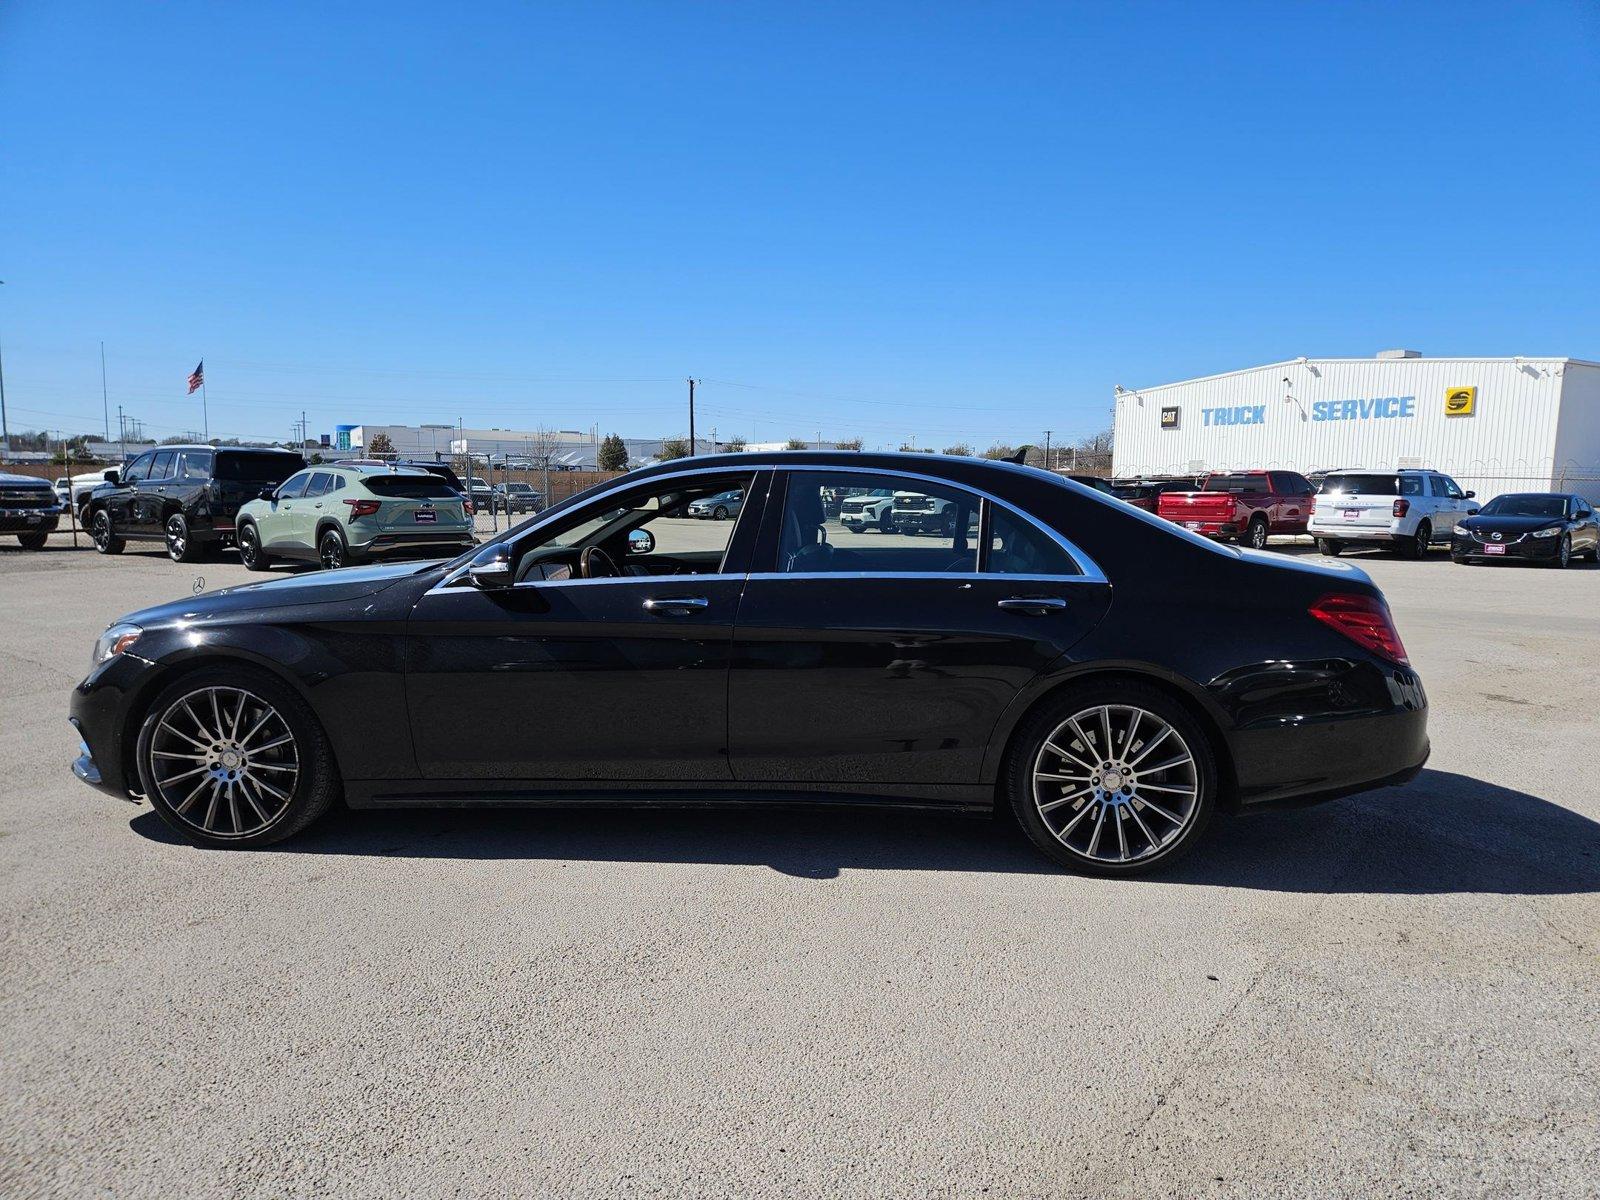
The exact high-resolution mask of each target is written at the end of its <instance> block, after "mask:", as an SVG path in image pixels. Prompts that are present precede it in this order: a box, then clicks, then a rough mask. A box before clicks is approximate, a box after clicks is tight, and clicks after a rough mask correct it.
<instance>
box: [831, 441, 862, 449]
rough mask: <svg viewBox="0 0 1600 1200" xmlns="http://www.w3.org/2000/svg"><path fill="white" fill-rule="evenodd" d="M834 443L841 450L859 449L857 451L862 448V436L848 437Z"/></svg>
mask: <svg viewBox="0 0 1600 1200" xmlns="http://www.w3.org/2000/svg"><path fill="white" fill-rule="evenodd" d="M834 444H835V445H836V446H837V447H838V448H839V449H840V450H857V451H859V450H860V449H861V439H860V438H846V439H845V440H844V441H842V442H835V443H834Z"/></svg>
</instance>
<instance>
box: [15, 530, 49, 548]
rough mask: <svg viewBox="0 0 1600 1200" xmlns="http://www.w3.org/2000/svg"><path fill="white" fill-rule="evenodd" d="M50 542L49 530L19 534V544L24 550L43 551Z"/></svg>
mask: <svg viewBox="0 0 1600 1200" xmlns="http://www.w3.org/2000/svg"><path fill="white" fill-rule="evenodd" d="M49 541H50V533H49V531H48V530H44V529H40V530H36V531H35V532H33V533H19V534H17V544H18V545H19V546H21V547H22V548H23V549H24V550H43V549H44V548H45V545H46V544H47V543H48V542H49Z"/></svg>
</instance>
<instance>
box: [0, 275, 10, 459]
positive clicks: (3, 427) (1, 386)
mask: <svg viewBox="0 0 1600 1200" xmlns="http://www.w3.org/2000/svg"><path fill="white" fill-rule="evenodd" d="M4 282H5V280H4V279H0V283H4ZM0 439H4V440H3V441H0V454H9V453H11V426H10V424H9V423H8V422H7V421H6V363H5V357H4V356H3V355H0Z"/></svg>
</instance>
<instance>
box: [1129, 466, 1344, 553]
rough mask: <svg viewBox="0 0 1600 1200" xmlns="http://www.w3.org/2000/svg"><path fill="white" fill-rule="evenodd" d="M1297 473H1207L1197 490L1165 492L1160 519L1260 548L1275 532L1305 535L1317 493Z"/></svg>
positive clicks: (1161, 499)
mask: <svg viewBox="0 0 1600 1200" xmlns="http://www.w3.org/2000/svg"><path fill="white" fill-rule="evenodd" d="M1316 490H1317V489H1316V488H1314V487H1312V486H1311V484H1310V482H1309V481H1308V480H1307V479H1306V477H1305V476H1304V475H1300V474H1297V473H1296V472H1294V471H1227V472H1218V473H1217V474H1214V475H1207V476H1206V477H1205V478H1204V479H1203V480H1201V482H1200V490H1199V491H1198V492H1164V493H1163V494H1162V496H1161V498H1160V500H1159V501H1158V502H1157V504H1156V512H1157V514H1158V515H1160V516H1162V517H1165V518H1166V519H1167V520H1169V521H1172V522H1174V523H1176V524H1178V525H1182V526H1183V527H1184V528H1185V529H1192V530H1194V531H1195V532H1196V533H1200V534H1204V535H1205V536H1206V537H1213V538H1220V539H1222V540H1225V541H1236V542H1242V543H1243V544H1245V545H1246V546H1253V547H1255V548H1256V549H1257V550H1259V549H1261V548H1262V547H1263V546H1265V545H1266V544H1267V538H1268V537H1270V536H1271V535H1272V534H1275V533H1304V532H1305V531H1306V522H1307V521H1308V520H1310V519H1311V498H1312V496H1313V495H1315V494H1316Z"/></svg>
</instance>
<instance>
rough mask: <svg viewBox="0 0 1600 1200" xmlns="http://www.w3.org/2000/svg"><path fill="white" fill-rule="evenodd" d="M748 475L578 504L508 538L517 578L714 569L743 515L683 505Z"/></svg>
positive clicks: (665, 485)
mask: <svg viewBox="0 0 1600 1200" xmlns="http://www.w3.org/2000/svg"><path fill="white" fill-rule="evenodd" d="M752 478H753V476H751V475H735V476H733V477H731V478H730V477H729V476H727V475H712V476H705V477H702V478H699V479H695V478H693V477H689V478H685V479H674V480H669V481H662V482H661V483H657V484H654V485H647V486H645V487H643V488H641V489H639V490H637V491H633V492H629V493H626V494H624V495H621V496H612V497H609V498H607V499H605V500H602V501H597V502H595V503H593V504H588V505H584V506H583V507H581V508H579V509H576V510H574V511H573V512H571V513H568V514H566V515H565V517H564V519H563V520H560V521H558V522H557V523H555V524H554V525H552V526H548V527H546V528H543V529H540V530H537V531H534V532H532V533H530V534H529V535H528V536H527V537H525V538H522V539H520V540H519V541H518V542H516V543H515V544H514V550H513V558H514V560H515V561H516V563H517V567H516V579H517V582H519V583H523V582H538V581H541V580H543V581H546V582H560V581H563V580H569V579H575V578H584V577H590V578H592V577H596V576H605V575H620V576H626V577H632V578H639V579H648V578H654V577H657V576H664V575H716V574H720V573H721V571H722V563H723V559H724V558H725V557H726V556H727V552H728V547H729V545H730V544H731V543H732V541H733V534H734V531H735V530H736V529H738V528H739V526H740V521H742V520H744V519H746V518H744V517H743V516H741V517H740V518H739V519H737V520H732V521H705V520H700V519H698V518H695V517H691V516H689V506H690V505H691V504H694V503H695V502H696V501H700V500H704V499H707V498H709V497H711V496H715V495H718V494H719V493H721V492H724V491H727V490H729V488H728V485H729V483H737V484H738V485H739V490H745V489H747V488H748V487H749V484H750V481H751V479H752ZM591 551H598V552H599V553H598V555H596V554H594V553H589V552H591Z"/></svg>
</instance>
